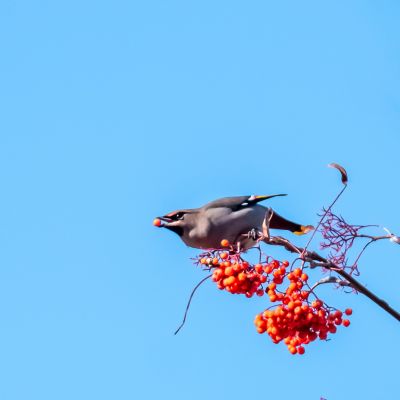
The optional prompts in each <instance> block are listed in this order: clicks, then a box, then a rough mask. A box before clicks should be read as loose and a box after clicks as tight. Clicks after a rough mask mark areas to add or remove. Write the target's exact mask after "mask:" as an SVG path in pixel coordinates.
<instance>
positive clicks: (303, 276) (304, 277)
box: [301, 273, 308, 282]
mask: <svg viewBox="0 0 400 400" xmlns="http://www.w3.org/2000/svg"><path fill="white" fill-rule="evenodd" d="M301 280H302V281H304V282H306V281H307V280H308V275H307V274H304V273H303V274H301Z"/></svg>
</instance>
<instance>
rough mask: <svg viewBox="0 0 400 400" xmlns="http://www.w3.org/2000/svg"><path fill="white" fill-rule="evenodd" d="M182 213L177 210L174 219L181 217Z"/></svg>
mask: <svg viewBox="0 0 400 400" xmlns="http://www.w3.org/2000/svg"><path fill="white" fill-rule="evenodd" d="M183 216H184V213H182V212H178V213H176V214H175V215H174V217H175V219H183Z"/></svg>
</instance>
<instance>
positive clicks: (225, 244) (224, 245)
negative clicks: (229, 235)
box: [221, 239, 230, 247]
mask: <svg viewBox="0 0 400 400" xmlns="http://www.w3.org/2000/svg"><path fill="white" fill-rule="evenodd" d="M229 244H230V243H229V240H227V239H222V240H221V246H222V247H228V246H229Z"/></svg>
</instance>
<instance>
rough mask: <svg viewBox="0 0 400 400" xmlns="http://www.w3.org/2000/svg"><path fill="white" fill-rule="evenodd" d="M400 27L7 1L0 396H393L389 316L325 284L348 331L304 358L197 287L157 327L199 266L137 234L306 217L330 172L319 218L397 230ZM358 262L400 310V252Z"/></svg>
mask: <svg viewBox="0 0 400 400" xmlns="http://www.w3.org/2000/svg"><path fill="white" fill-rule="evenodd" d="M399 19H400V6H399V3H398V2H397V1H381V2H374V1H352V2H349V1H335V2H333V1H331V2H320V1H301V2H298V1H282V2H276V1H275V2H272V1H251V2H241V1H217V2H216V1H201V2H200V1H198V2H193V1H128V0H126V1H72V0H69V1H11V0H3V1H2V2H1V4H0V43H1V45H0V50H1V63H0V110H1V118H0V183H1V197H0V209H1V212H0V398H1V399H2V400H16V399H18V400H19V399H21V400H22V399H23V400H31V399H35V400H36V399H37V400H47V399H48V400H50V399H51V400H54V399H57V400H62V399H66V400H67V399H68V400H70V399H76V400H78V399H85V400H86V399H96V400H101V399H121V400H124V399H161V398H162V399H174V400H181V399H194V400H197V399H201V400H204V399H217V398H218V399H243V398H246V399H259V398H264V397H265V398H270V399H273V398H279V399H297V400H302V399H304V400H312V399H316V400H318V399H319V397H320V396H324V397H326V398H327V399H328V400H335V399H340V400H343V399H355V398H358V399H363V400H367V399H376V398H379V397H381V396H384V397H385V398H396V397H397V396H398V360H399V356H400V350H399V345H398V342H399V334H400V329H399V328H400V327H399V324H398V322H397V321H395V320H394V319H393V318H392V317H390V316H389V315H387V314H386V313H384V312H383V311H381V310H380V309H378V307H377V306H376V305H374V304H372V303H371V302H370V301H369V300H367V299H366V298H363V297H362V296H361V295H359V296H357V295H345V294H343V293H341V292H339V291H335V290H334V289H333V288H332V289H331V288H323V290H322V292H323V293H325V296H326V298H327V299H329V301H330V302H332V303H334V304H336V305H337V306H339V307H345V306H350V307H352V308H353V309H354V311H355V313H354V316H353V318H352V325H351V327H349V328H348V329H344V328H343V329H341V330H340V331H339V332H338V334H337V335H334V336H333V338H332V340H331V341H330V342H320V343H314V344H312V345H310V346H308V348H307V353H306V355H304V356H303V357H293V356H291V355H290V354H289V353H288V352H287V351H286V349H285V348H284V347H283V346H282V345H280V346H276V345H273V344H272V343H271V342H270V341H269V339H268V338H267V336H266V335H258V334H257V333H256V332H255V329H254V327H253V322H252V321H253V317H254V315H255V314H256V313H257V312H260V311H261V310H263V309H264V308H265V307H266V305H267V303H266V301H265V300H264V299H253V300H251V301H249V300H247V299H245V298H241V297H239V296H231V295H229V294H227V293H222V292H220V291H218V290H217V289H216V288H215V287H214V286H213V285H212V283H211V282H208V283H207V284H205V285H204V286H203V287H202V288H201V289H200V290H199V292H198V294H197V296H196V298H195V299H194V302H193V305H192V308H191V313H190V315H189V320H188V323H187V325H186V326H185V328H184V329H183V331H181V333H180V334H179V335H178V336H176V337H175V336H173V332H174V330H175V328H176V327H177V325H178V324H179V322H180V320H181V318H182V314H183V311H184V308H185V305H186V301H187V297H188V295H189V293H190V291H191V289H192V287H193V286H194V285H195V284H196V283H197V282H198V281H199V280H200V279H201V278H202V277H203V276H204V273H202V272H201V271H200V270H198V269H196V268H195V267H194V266H192V264H191V262H190V261H189V258H190V257H191V256H194V255H195V254H197V253H196V251H195V250H193V249H189V248H186V247H185V246H184V245H183V244H182V243H181V242H180V241H179V240H178V238H177V237H176V236H175V235H173V234H172V233H170V232H167V231H163V230H158V229H155V228H153V227H152V225H151V222H152V219H153V218H154V217H155V216H157V215H160V214H163V213H166V212H168V211H171V210H173V209H176V208H180V207H196V206H200V205H202V204H203V203H205V202H207V201H209V200H212V199H214V198H218V197H223V196H227V195H242V194H252V193H256V194H269V193H276V192H284V193H289V194H290V196H288V197H286V198H278V199H274V200H271V205H273V207H274V208H275V209H277V210H278V211H279V212H280V213H282V214H284V215H286V216H288V217H290V218H293V219H295V220H299V221H300V222H304V223H315V221H316V213H317V212H318V210H319V209H320V208H321V206H322V205H327V204H328V203H329V201H330V199H332V197H333V196H334V195H335V193H337V191H338V190H339V189H340V187H341V185H340V180H339V177H338V173H337V172H336V171H334V170H330V169H328V168H326V165H327V164H328V163H329V162H332V161H335V162H338V163H341V164H343V165H344V166H345V167H347V169H348V172H349V175H350V187H349V190H348V191H347V193H346V194H345V196H344V197H343V198H342V200H341V201H340V203H339V204H338V206H337V208H336V210H337V211H338V212H340V213H342V214H343V215H344V216H345V217H347V218H348V219H349V220H350V221H353V222H355V223H379V224H383V225H385V226H388V227H390V228H391V229H392V230H393V231H395V232H396V231H397V232H400V221H399V208H398V203H399V195H400V189H399V184H398V179H399V161H398V154H399V148H400V140H399V128H400V118H399V112H400V95H399V93H400V75H399V73H400V37H399V34H400V25H399ZM377 232H378V233H380V232H381V231H377ZM296 240H297V242H298V243H299V244H301V243H304V238H296ZM315 245H316V246H317V245H318V243H315ZM317 247H318V246H317ZM361 264H362V265H361V270H362V277H361V280H362V282H364V283H366V284H367V285H368V287H369V288H371V289H373V290H374V291H376V292H377V293H378V294H380V295H382V296H383V297H385V298H386V299H387V300H388V301H389V302H390V303H391V304H393V306H395V307H397V308H398V309H399V308H400V299H399V289H398V268H399V265H400V247H398V246H397V247H396V246H395V245H393V244H391V243H378V244H376V245H375V247H373V248H372V247H371V248H370V249H369V250H368V253H367V254H366V255H365V257H364V258H363V260H362V263H361Z"/></svg>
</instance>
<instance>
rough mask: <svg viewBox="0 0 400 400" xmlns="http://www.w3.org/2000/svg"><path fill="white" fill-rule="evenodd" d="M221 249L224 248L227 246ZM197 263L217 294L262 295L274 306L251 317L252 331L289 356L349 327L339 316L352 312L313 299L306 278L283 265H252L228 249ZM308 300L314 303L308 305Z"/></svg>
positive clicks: (208, 255)
mask: <svg viewBox="0 0 400 400" xmlns="http://www.w3.org/2000/svg"><path fill="white" fill-rule="evenodd" d="M221 245H222V246H224V247H228V246H229V242H228V241H222V242H221ZM198 262H199V263H200V264H201V265H203V266H205V267H207V268H208V269H211V270H213V273H212V279H213V281H214V282H216V283H217V286H218V288H219V289H221V290H226V291H228V292H229V293H233V294H245V295H246V296H247V297H252V296H253V295H254V294H257V295H258V296H263V295H264V293H266V294H267V295H268V297H269V300H270V301H271V302H272V303H275V304H274V305H273V308H272V309H271V308H270V309H267V310H265V311H264V312H262V313H260V314H258V315H257V316H256V317H255V320H254V323H255V325H256V329H257V331H258V332H259V333H267V334H268V335H269V336H270V337H271V339H272V341H273V342H274V343H280V342H281V341H283V342H284V343H285V344H286V345H287V347H288V350H289V352H290V353H292V354H304V352H305V350H304V345H307V344H309V343H311V342H313V341H315V340H316V339H320V340H326V339H327V337H328V334H333V333H336V330H337V326H338V325H343V326H345V327H347V326H349V325H350V321H349V320H348V319H344V318H343V314H345V315H351V314H352V310H351V309H350V308H348V309H346V310H345V312H344V313H343V312H342V311H340V310H336V309H333V308H331V307H328V306H327V305H326V304H325V303H324V302H323V301H321V300H319V299H317V298H316V297H315V294H314V292H313V291H312V290H311V288H310V286H309V285H308V275H307V274H306V273H305V272H304V271H303V269H301V268H294V269H293V268H292V269H290V268H289V263H288V262H287V261H282V262H280V261H277V260H273V261H271V262H265V263H259V264H255V265H253V264H250V263H249V262H247V261H244V260H242V259H241V258H240V257H239V256H238V254H237V253H235V252H234V251H233V249H231V251H230V252H227V251H221V250H215V251H212V252H211V253H207V254H206V255H205V256H204V255H203V256H200V258H199V259H198ZM310 296H314V297H315V299H314V300H313V301H311V300H310Z"/></svg>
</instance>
